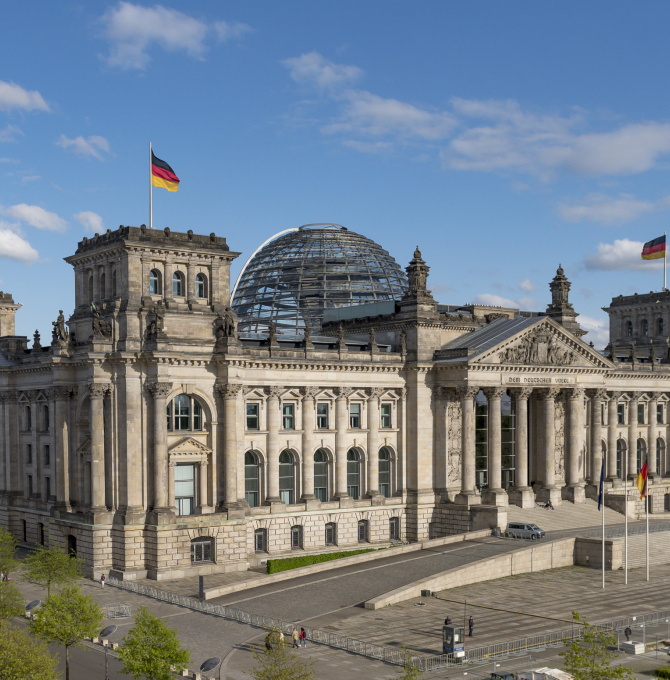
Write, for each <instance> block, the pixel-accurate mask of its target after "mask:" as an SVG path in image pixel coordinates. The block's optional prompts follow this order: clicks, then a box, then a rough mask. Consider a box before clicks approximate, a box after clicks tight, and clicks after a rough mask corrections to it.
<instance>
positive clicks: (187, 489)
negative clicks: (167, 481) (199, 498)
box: [174, 465, 195, 515]
mask: <svg viewBox="0 0 670 680" xmlns="http://www.w3.org/2000/svg"><path fill="white" fill-rule="evenodd" d="M174 497H175V503H176V504H177V511H178V512H179V514H180V515H192V514H193V509H194V506H195V465H175V468H174Z"/></svg>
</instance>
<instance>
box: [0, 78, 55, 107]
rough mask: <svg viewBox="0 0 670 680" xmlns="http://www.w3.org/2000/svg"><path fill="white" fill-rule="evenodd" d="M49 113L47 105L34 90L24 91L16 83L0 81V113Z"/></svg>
mask: <svg viewBox="0 0 670 680" xmlns="http://www.w3.org/2000/svg"><path fill="white" fill-rule="evenodd" d="M12 109H21V110H22V111H49V107H48V106H47V103H46V102H45V101H44V99H42V95H41V94H40V93H39V92H37V91H36V90H32V91H31V90H24V89H23V88H22V87H21V86H20V85H17V84H16V83H6V82H5V81H4V80H0V111H11V110H12Z"/></svg>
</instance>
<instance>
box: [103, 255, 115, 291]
mask: <svg viewBox="0 0 670 680" xmlns="http://www.w3.org/2000/svg"><path fill="white" fill-rule="evenodd" d="M112 268H113V265H112V263H111V262H105V290H104V291H103V292H102V295H103V296H104V298H105V300H111V299H112V297H113V296H112Z"/></svg>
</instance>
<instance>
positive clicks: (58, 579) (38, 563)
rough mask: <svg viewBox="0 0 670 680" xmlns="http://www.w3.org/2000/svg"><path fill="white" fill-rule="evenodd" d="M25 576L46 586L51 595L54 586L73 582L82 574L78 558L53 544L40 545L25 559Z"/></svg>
mask: <svg viewBox="0 0 670 680" xmlns="http://www.w3.org/2000/svg"><path fill="white" fill-rule="evenodd" d="M23 576H24V578H25V579H26V580H27V581H29V582H30V583H35V584H37V585H38V586H42V588H46V589H47V597H49V596H50V595H51V588H52V587H53V586H63V585H67V584H71V583H73V582H74V581H76V580H77V579H80V578H81V576H82V574H81V565H80V564H79V562H78V560H77V558H76V557H71V556H70V555H67V554H66V553H64V552H63V551H62V550H61V549H60V548H59V547H58V546H56V545H53V546H51V547H49V548H43V547H40V548H38V549H37V550H35V551H34V552H33V553H31V554H30V555H28V557H26V559H25V560H23Z"/></svg>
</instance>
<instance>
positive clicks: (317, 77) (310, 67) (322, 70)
mask: <svg viewBox="0 0 670 680" xmlns="http://www.w3.org/2000/svg"><path fill="white" fill-rule="evenodd" d="M281 63H282V64H283V65H284V66H286V68H288V69H289V71H290V72H291V78H293V80H295V81H296V83H300V84H302V85H311V86H316V87H334V86H336V85H344V84H348V83H351V82H353V81H355V80H358V79H359V78H360V77H361V76H362V75H363V71H362V70H361V69H360V68H358V66H347V65H345V64H335V63H333V62H332V61H329V60H328V59H326V58H325V57H323V56H322V55H320V54H319V53H318V52H309V53H308V54H303V55H301V56H299V57H292V58H291V59H284V61H282V62H281Z"/></svg>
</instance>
